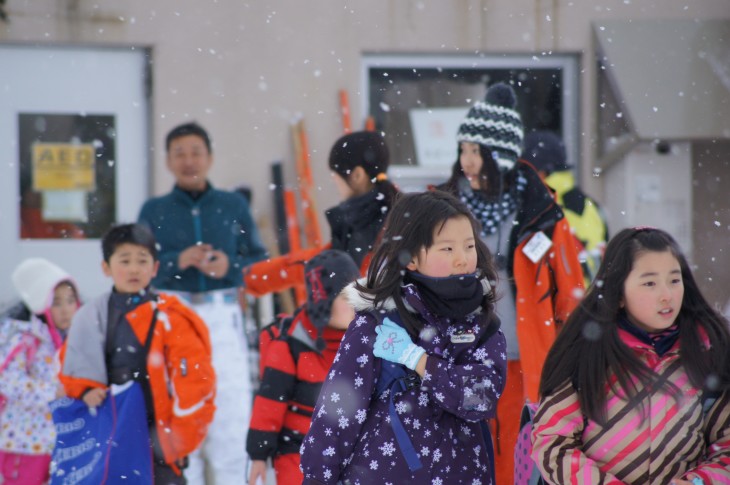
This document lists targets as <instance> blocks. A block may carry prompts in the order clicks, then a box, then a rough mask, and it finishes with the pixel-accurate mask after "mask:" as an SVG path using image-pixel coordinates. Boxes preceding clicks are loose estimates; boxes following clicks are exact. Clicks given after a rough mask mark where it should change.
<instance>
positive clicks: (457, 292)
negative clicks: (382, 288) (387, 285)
mask: <svg viewBox="0 0 730 485" xmlns="http://www.w3.org/2000/svg"><path fill="white" fill-rule="evenodd" d="M404 282H405V283H411V282H412V283H414V284H415V285H416V287H417V288H418V292H419V293H420V294H421V295H422V297H423V302H424V303H425V304H426V306H427V307H428V308H429V309H430V310H431V311H432V312H434V314H436V315H438V316H442V317H447V318H462V317H465V316H466V315H469V314H470V313H472V312H473V311H475V310H476V309H477V308H479V306H480V305H481V304H482V300H483V299H484V287H483V286H482V278H481V277H480V274H479V272H476V273H470V274H464V275H453V276H446V277H443V278H432V277H430V276H424V275H422V274H420V273H417V272H415V271H406V275H405V278H404Z"/></svg>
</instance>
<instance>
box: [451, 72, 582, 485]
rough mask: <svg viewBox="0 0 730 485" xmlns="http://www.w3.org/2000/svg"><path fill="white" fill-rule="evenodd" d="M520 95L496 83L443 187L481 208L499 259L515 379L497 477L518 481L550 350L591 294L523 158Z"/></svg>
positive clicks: (475, 110)
mask: <svg viewBox="0 0 730 485" xmlns="http://www.w3.org/2000/svg"><path fill="white" fill-rule="evenodd" d="M516 105H517V98H516V95H515V92H514V90H513V89H512V87H511V86H509V85H507V84H503V83H498V84H495V85H493V86H491V87H489V89H488V90H487V94H486V98H485V100H484V101H478V102H477V103H475V104H474V106H473V107H472V108H471V109H470V110H469V112H468V114H467V116H466V118H465V120H464V121H463V123H462V124H461V125H460V126H459V130H458V133H457V136H456V139H457V143H458V152H457V153H458V158H457V160H456V162H454V165H453V169H452V175H451V177H450V178H449V180H448V181H447V182H446V183H445V184H443V185H441V186H440V187H439V189H441V190H445V191H448V192H450V193H452V194H454V195H455V196H456V197H458V198H459V199H460V200H461V201H462V202H464V203H465V204H466V205H467V206H468V207H469V208H470V209H471V211H472V213H473V214H474V217H476V219H477V220H479V221H480V222H481V225H482V234H481V237H482V239H483V240H484V241H485V243H486V244H487V246H488V247H489V249H490V251H491V252H492V254H493V255H494V257H495V259H496V261H497V269H498V277H499V281H498V284H497V294H498V298H499V299H498V301H497V314H498V316H499V318H500V319H501V321H502V330H503V332H504V333H505V336H506V337H507V386H506V388H505V391H504V393H503V394H502V397H501V399H500V400H499V403H498V406H497V420H496V425H495V428H496V429H495V431H496V433H495V435H496V438H497V439H496V444H497V446H496V450H495V451H496V453H495V456H496V475H497V476H496V483H513V479H512V476H513V471H514V447H515V444H516V442H517V435H518V431H519V429H518V428H519V423H520V411H521V409H522V405H523V404H524V402H525V399H527V400H529V401H530V402H533V403H534V402H537V400H538V388H539V384H540V374H541V371H542V366H543V363H544V361H545V358H546V356H547V353H548V350H549V349H550V347H551V345H552V343H553V342H554V341H555V338H556V336H557V333H558V331H559V329H560V327H561V325H562V324H563V322H565V321H566V319H567V317H568V315H569V314H570V312H571V311H572V310H573V308H575V306H576V305H577V304H578V301H579V300H580V298H581V297H582V295H583V273H582V269H581V265H580V261H579V260H578V248H577V246H576V244H575V238H574V237H573V235H572V234H571V229H570V227H569V225H568V223H567V221H566V219H565V218H564V216H563V212H562V210H561V209H560V207H559V206H558V204H557V202H556V201H555V200H554V198H553V196H552V194H551V192H550V190H549V189H548V188H547V187H546V186H545V184H544V183H543V181H542V180H541V178H540V176H539V174H538V173H537V172H536V171H535V169H534V168H533V167H532V166H531V165H530V164H529V163H527V162H525V161H523V160H519V157H520V155H521V153H522V140H523V124H522V120H521V117H520V114H519V112H518V111H517V110H516Z"/></svg>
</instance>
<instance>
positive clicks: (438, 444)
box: [301, 284, 506, 485]
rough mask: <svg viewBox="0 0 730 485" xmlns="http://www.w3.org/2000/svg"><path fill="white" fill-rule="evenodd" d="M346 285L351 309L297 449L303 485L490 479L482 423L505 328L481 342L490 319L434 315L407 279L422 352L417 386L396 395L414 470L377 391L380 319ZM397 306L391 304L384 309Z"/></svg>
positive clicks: (492, 407) (499, 383) (497, 387)
mask: <svg viewBox="0 0 730 485" xmlns="http://www.w3.org/2000/svg"><path fill="white" fill-rule="evenodd" d="M345 291H346V292H347V295H348V299H349V300H350V303H351V304H352V305H353V306H354V307H355V309H356V310H357V314H356V317H355V320H354V321H353V323H351V324H350V326H349V328H348V329H347V332H346V333H345V336H344V338H343V340H342V343H341V345H340V350H339V352H338V354H337V356H336V357H335V361H334V363H333V365H332V368H331V370H330V372H329V374H328V376H327V379H326V380H325V382H324V385H323V387H322V391H321V393H320V395H319V399H318V400H317V406H316V407H315V410H314V417H313V419H312V425H311V428H310V430H309V433H308V434H307V436H306V437H305V439H304V443H303V445H302V448H301V464H302V470H303V472H304V477H305V478H304V484H336V483H340V482H341V483H343V484H352V485H357V484H360V485H364V484H369V483H378V484H388V483H390V484H396V483H398V484H403V483H417V484H431V485H442V484H449V485H451V484H470V485H488V484H490V483H491V479H490V472H489V457H488V456H487V450H486V447H485V443H484V437H483V435H482V432H481V429H480V424H479V422H480V421H481V420H484V419H487V418H491V417H494V415H495V412H496V406H497V400H498V399H499V396H500V394H501V392H502V389H503V387H504V380H505V375H506V350H505V339H504V335H503V334H502V332H501V331H498V332H497V333H495V334H494V335H492V336H491V337H489V338H488V339H486V341H485V342H481V340H482V339H480V336H481V335H482V334H483V333H484V332H485V331H486V330H487V326H488V324H489V322H490V320H489V316H487V315H484V314H481V313H479V312H476V313H474V314H471V315H469V316H467V317H465V318H463V319H459V320H454V319H446V318H440V317H437V316H435V315H434V314H433V313H431V312H430V311H429V310H428V309H427V308H426V306H425V305H424V303H423V301H422V300H421V297H420V295H419V294H418V290H417V288H416V287H415V286H414V285H412V284H410V285H406V286H404V287H403V292H404V293H403V295H404V300H405V302H406V304H407V307H408V308H409V311H412V312H413V313H415V314H417V315H418V316H419V318H421V319H422V321H423V324H424V325H423V330H422V331H421V332H420V335H419V339H418V342H416V343H417V344H418V345H420V346H421V347H423V348H424V349H425V350H426V352H427V353H428V360H427V363H426V373H425V375H424V377H423V380H422V382H421V385H420V386H417V387H415V388H414V389H412V390H409V391H406V392H403V393H400V394H399V395H397V396H396V397H395V400H394V403H395V408H396V412H397V413H398V414H399V416H400V419H401V422H402V424H403V426H404V428H405V430H406V432H407V434H408V436H409V438H410V439H411V442H412V443H413V445H414V447H415V450H416V452H417V454H418V457H419V459H420V461H421V463H422V464H423V467H422V468H420V469H419V470H416V471H415V472H411V470H410V469H409V467H408V465H407V463H406V461H405V458H404V457H403V454H402V452H401V450H400V449H399V445H398V443H397V441H396V439H395V435H394V433H393V429H392V427H391V425H390V421H391V419H390V416H389V413H388V404H389V398H388V392H387V391H386V392H385V393H384V394H383V395H381V396H380V397H379V398H378V397H375V396H374V391H375V382H376V379H377V377H378V376H379V375H380V367H381V362H382V360H381V359H379V358H376V357H374V356H373V344H374V342H375V338H376V333H375V327H376V326H377V325H378V324H379V322H378V318H377V317H376V315H374V314H373V313H371V312H374V311H375V310H374V309H373V308H372V307H371V305H370V304H369V302H367V301H366V300H365V299H364V298H363V297H362V295H360V294H359V293H358V292H357V291H356V290H355V288H354V286H352V285H351V286H349V287H347V288H346V290H345ZM394 308H395V305H394V302H393V301H392V300H390V301H388V302H386V306H385V308H384V309H385V310H392V309H394ZM471 332H473V333H474V335H475V338H474V340H473V341H472V342H466V343H454V342H452V338H451V337H452V335H454V334H463V333H471ZM459 340H469V339H457V341H459Z"/></svg>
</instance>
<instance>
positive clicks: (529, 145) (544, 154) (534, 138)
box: [522, 130, 570, 175]
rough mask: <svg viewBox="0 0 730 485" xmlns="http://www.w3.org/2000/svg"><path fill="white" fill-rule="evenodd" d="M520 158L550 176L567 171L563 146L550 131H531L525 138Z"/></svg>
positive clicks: (557, 137) (567, 166)
mask: <svg viewBox="0 0 730 485" xmlns="http://www.w3.org/2000/svg"><path fill="white" fill-rule="evenodd" d="M522 158H523V159H524V160H527V161H528V162H530V163H531V164H532V166H533V167H535V169H537V170H539V171H541V172H545V173H546V174H548V175H550V174H551V173H553V172H555V171H563V170H568V169H569V168H570V165H568V164H567V163H566V160H567V158H568V157H567V155H566V153H565V144H564V143H563V140H561V139H560V137H559V136H558V135H556V134H555V133H553V132H552V131H541V130H539V131H531V132H530V133H528V134H527V136H525V149H524V151H523V152H522Z"/></svg>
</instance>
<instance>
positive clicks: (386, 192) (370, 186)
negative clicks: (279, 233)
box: [244, 131, 398, 296]
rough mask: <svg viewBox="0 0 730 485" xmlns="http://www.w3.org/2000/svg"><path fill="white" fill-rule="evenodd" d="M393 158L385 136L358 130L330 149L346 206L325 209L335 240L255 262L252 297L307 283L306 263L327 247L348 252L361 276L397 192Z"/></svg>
mask: <svg viewBox="0 0 730 485" xmlns="http://www.w3.org/2000/svg"><path fill="white" fill-rule="evenodd" d="M389 165H390V154H389V151H388V146H387V145H386V143H385V137H384V136H383V133H381V132H378V131H358V132H354V133H349V134H347V135H344V136H342V137H340V138H339V139H338V140H337V141H335V143H334V144H333V145H332V149H331V150H330V156H329V168H330V170H331V172H332V178H333V180H334V182H335V186H336V187H337V190H338V192H339V194H340V196H341V198H342V202H340V203H339V204H337V205H336V206H334V207H331V208H330V209H328V210H327V211H325V215H326V217H327V222H329V225H330V229H331V231H332V233H331V237H332V239H331V242H330V243H328V244H326V245H324V246H320V247H315V248H307V249H303V250H299V251H292V252H290V253H289V254H285V255H283V256H280V257H277V258H271V259H269V260H267V261H262V262H259V263H255V264H253V265H251V266H249V267H248V268H246V269H245V270H244V281H245V284H246V291H247V292H248V293H249V294H251V295H252V296H262V295H266V294H268V293H272V292H280V291H282V290H285V289H288V288H291V287H294V286H300V287H301V286H303V285H304V274H303V266H302V263H303V262H304V261H307V260H309V259H310V258H311V257H312V256H314V255H315V254H317V253H319V252H320V251H322V250H324V249H328V248H332V249H339V250H342V251H345V252H346V253H347V254H349V255H350V257H352V259H353V260H354V261H355V263H356V264H357V266H358V267H359V268H360V273H361V274H362V275H364V274H365V272H366V271H367V267H368V263H369V261H370V257H371V254H372V251H373V249H374V247H375V244H376V242H377V240H378V236H379V235H380V232H381V230H382V228H383V223H384V222H385V218H386V216H387V215H388V211H389V209H390V207H391V206H392V205H393V202H394V199H395V197H396V195H397V193H398V190H397V189H396V187H395V186H394V185H393V183H392V182H390V180H388V175H387V171H388V166H389Z"/></svg>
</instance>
